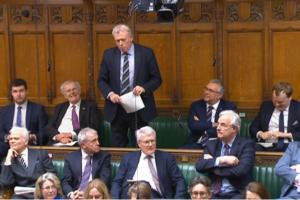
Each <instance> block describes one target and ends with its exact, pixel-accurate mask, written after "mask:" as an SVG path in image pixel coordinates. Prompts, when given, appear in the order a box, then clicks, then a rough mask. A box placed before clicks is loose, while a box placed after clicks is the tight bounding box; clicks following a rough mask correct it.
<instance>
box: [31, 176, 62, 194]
mask: <svg viewBox="0 0 300 200" xmlns="http://www.w3.org/2000/svg"><path fill="white" fill-rule="evenodd" d="M46 181H50V182H52V183H53V185H54V186H55V188H56V189H57V195H58V196H60V197H61V198H63V192H62V189H61V185H60V181H59V178H58V177H57V176H56V175H55V174H53V173H51V172H46V173H45V174H43V175H41V176H40V177H39V178H38V179H37V181H36V182H35V191H34V198H35V199H44V197H43V194H42V188H43V184H44V182H46Z"/></svg>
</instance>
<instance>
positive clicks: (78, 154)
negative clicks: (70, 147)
mask: <svg viewBox="0 0 300 200" xmlns="http://www.w3.org/2000/svg"><path fill="white" fill-rule="evenodd" d="M76 154H77V155H76V158H77V159H78V165H76V166H77V167H75V174H78V177H80V178H79V183H80V181H81V176H82V153H81V150H78V151H77V153H76Z"/></svg>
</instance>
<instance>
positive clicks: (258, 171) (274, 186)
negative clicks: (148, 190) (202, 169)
mask: <svg viewBox="0 0 300 200" xmlns="http://www.w3.org/2000/svg"><path fill="white" fill-rule="evenodd" d="M53 164H54V166H55V168H56V171H57V174H58V176H59V177H60V178H62V176H63V165H64V161H62V160H60V161H58V160H54V161H53ZM119 165H120V163H119V162H112V179H113V177H114V176H115V175H116V173H117V170H118V167H119ZM178 167H179V169H180V170H181V172H182V174H183V176H184V178H185V180H186V183H187V184H188V185H189V184H190V182H191V181H192V179H193V178H194V177H195V176H198V175H199V173H198V172H197V171H196V169H195V165H194V164H191V163H178ZM253 178H254V180H255V181H257V182H260V183H262V184H263V185H265V186H266V187H267V189H268V190H269V192H270V195H271V197H272V198H273V199H275V198H279V195H280V191H281V187H282V180H281V179H280V178H279V177H277V176H276V175H275V172H274V168H273V167H272V166H255V167H254V169H253Z"/></svg>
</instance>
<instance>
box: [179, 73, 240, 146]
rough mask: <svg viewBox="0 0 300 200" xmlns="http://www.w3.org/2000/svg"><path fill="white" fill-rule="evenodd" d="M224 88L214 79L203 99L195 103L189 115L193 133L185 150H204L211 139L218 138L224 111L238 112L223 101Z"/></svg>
mask: <svg viewBox="0 0 300 200" xmlns="http://www.w3.org/2000/svg"><path fill="white" fill-rule="evenodd" d="M223 95H224V87H223V85H222V83H221V81H220V80H218V79H212V80H210V81H209V82H208V84H207V85H206V86H205V87H204V91H203V99H200V100H197V101H194V102H193V103H192V105H191V107H190V110H189V115H188V126H189V129H190V131H191V133H190V138H189V142H188V144H187V145H185V146H183V147H182V148H183V149H203V148H204V147H205V146H206V143H207V141H208V140H209V139H211V138H216V137H217V129H216V128H217V121H218V118H219V114H220V112H221V111H223V110H234V111H235V110H236V109H237V108H236V106H235V105H234V104H233V103H232V102H230V101H226V100H224V99H223Z"/></svg>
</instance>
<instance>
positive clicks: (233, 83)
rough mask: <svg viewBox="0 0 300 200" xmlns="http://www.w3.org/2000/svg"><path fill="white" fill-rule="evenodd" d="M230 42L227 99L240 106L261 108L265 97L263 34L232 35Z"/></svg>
mask: <svg viewBox="0 0 300 200" xmlns="http://www.w3.org/2000/svg"><path fill="white" fill-rule="evenodd" d="M226 42H227V45H226V46H227V49H226V51H225V52H226V54H225V57H226V61H227V62H226V65H225V76H224V77H225V79H226V83H227V84H226V86H227V97H228V98H229V99H231V100H233V101H235V102H236V103H237V105H238V106H239V107H246V108H247V107H250V108H257V107H258V106H259V105H260V103H261V100H262V94H263V93H262V92H263V90H262V89H263V85H262V82H263V72H264V69H263V67H264V65H263V63H264V57H263V55H264V48H263V33H261V32H247V33H239V32H237V33H236V32H230V33H228V34H227V37H226Z"/></svg>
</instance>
